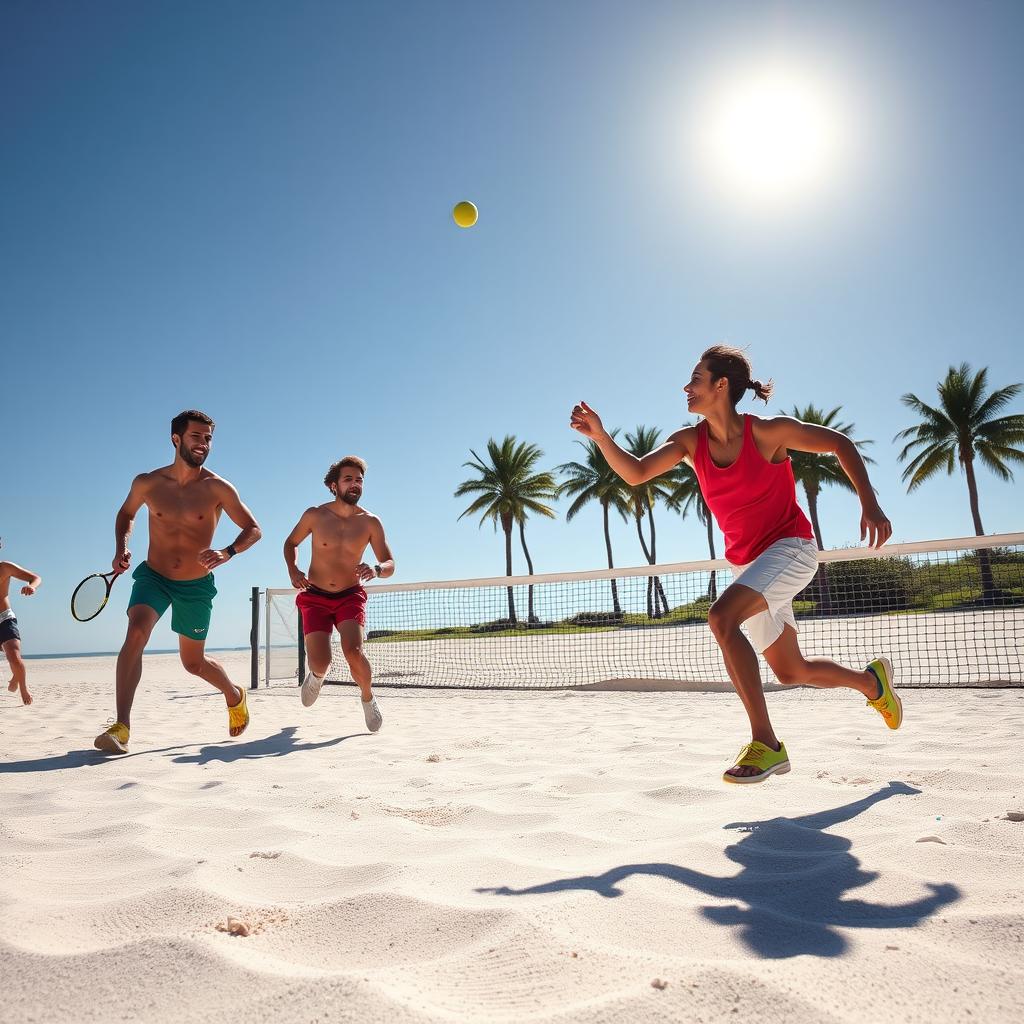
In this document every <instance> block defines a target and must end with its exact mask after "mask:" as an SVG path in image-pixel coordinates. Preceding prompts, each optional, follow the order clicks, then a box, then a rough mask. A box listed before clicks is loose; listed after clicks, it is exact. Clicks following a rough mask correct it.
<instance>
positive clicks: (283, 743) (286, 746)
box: [171, 725, 371, 764]
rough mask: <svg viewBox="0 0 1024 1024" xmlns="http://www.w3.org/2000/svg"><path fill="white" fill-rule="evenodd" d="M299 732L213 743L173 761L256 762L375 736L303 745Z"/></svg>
mask: <svg viewBox="0 0 1024 1024" xmlns="http://www.w3.org/2000/svg"><path fill="white" fill-rule="evenodd" d="M297 731H298V727H297V726H294V725H289V726H287V727H286V728H284V729H282V730H281V731H280V732H277V733H275V734H274V735H273V736H264V737H263V738H262V739H258V740H249V741H248V742H246V741H243V742H239V741H238V740H230V741H228V742H225V743H211V744H209V745H208V746H205V747H200V748H199V751H198V753H195V754H180V755H179V756H178V757H174V758H171V760H172V761H174V763H175V764H209V763H210V762H211V761H221V762H223V763H225V764H229V763H231V762H232V761H254V760H259V759H260V758H264V757H284V756H285V755H286V754H295V753H298V752H299V751H302V750H322V749H323V748H324V747H334V746H337V745H338V744H339V743H344V742H345V740H351V739H355V737H357V736H369V735H371V734H370V733H368V732H354V733H351V734H350V735H348V736H338V737H336V738H335V739H333V740H324V741H323V742H321V743H299V742H296V739H295V733H296V732H297Z"/></svg>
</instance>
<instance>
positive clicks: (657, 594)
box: [647, 505, 668, 618]
mask: <svg viewBox="0 0 1024 1024" xmlns="http://www.w3.org/2000/svg"><path fill="white" fill-rule="evenodd" d="M647 522H648V525H649V526H650V528H651V565H657V564H658V538H657V535H656V534H655V532H654V507H653V506H652V505H648V506H647ZM654 600H655V602H656V606H657V604H660V610H659V609H657V607H656V610H657V611H658V615H657V617H658V618H661V616H662V615H668V598H667V597H666V596H665V588H664V587H663V586H662V585H661V580H660V579H658V577H657V576H655V577H654Z"/></svg>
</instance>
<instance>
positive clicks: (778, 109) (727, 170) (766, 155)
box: [700, 65, 842, 203]
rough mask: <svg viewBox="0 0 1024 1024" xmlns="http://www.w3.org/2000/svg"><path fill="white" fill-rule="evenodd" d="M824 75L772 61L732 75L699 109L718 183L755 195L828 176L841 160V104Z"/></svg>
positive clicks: (787, 191) (793, 189)
mask: <svg viewBox="0 0 1024 1024" xmlns="http://www.w3.org/2000/svg"><path fill="white" fill-rule="evenodd" d="M839 108H840V104H839V103H838V102H837V100H836V97H835V96H834V95H833V94H832V93H831V91H830V90H829V89H828V87H827V86H826V84H825V83H823V82H820V81H816V80H815V79H814V78H813V77H812V76H810V75H807V74H804V73H801V72H800V71H799V70H797V69H795V68H791V67H784V66H777V65H776V66H769V67H762V68H758V69H756V70H753V71H749V70H748V71H746V72H745V73H743V74H741V75H739V76H730V77H729V78H728V79H726V80H724V81H721V82H720V83H719V84H718V85H717V86H716V87H715V88H714V89H713V90H712V92H711V95H710V96H709V97H708V100H707V102H706V104H705V106H704V109H703V110H702V112H701V114H700V124H701V132H700V135H701V138H700V149H701V151H702V154H703V156H704V159H705V162H706V163H707V164H708V170H709V171H710V173H711V175H712V176H713V178H714V179H715V181H716V183H717V184H718V185H719V186H720V187H722V188H723V189H724V190H725V191H727V192H728V193H730V194H732V195H734V196H739V197H741V198H745V199H750V200H754V201H758V202H761V203H763V202H766V201H771V200H782V199H791V198H795V197H797V196H799V195H802V194H805V193H806V192H807V191H809V190H812V189H815V188H817V187H818V186H820V185H823V184H825V183H827V181H828V179H829V177H830V174H831V173H832V172H833V171H834V170H835V169H836V167H837V165H838V163H839V160H840V141H841V133H840V129H839V126H840V121H841V116H842V112H841V110H840V109H839Z"/></svg>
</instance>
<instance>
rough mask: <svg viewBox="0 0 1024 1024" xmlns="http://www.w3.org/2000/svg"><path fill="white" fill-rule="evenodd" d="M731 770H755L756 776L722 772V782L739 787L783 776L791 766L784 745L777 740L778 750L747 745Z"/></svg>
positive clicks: (763, 745)
mask: <svg viewBox="0 0 1024 1024" xmlns="http://www.w3.org/2000/svg"><path fill="white" fill-rule="evenodd" d="M732 767H733V768H757V769H758V772H757V774H756V775H730V774H729V773H728V772H724V773H723V775H722V781H723V782H731V783H734V784H736V785H740V786H749V785H751V784H753V783H757V782H764V780H765V779H767V778H768V776H769V775H785V774H786V772H788V771H789V769H790V767H791V765H790V763H789V755H788V754H787V753H786V744H785V743H783V742H782V740H779V749H778V750H772V748H771V747H769V746H768V745H767V744H765V743H757V742H754V743H748V744H747V745H746V746H745V747H744V748H743V749H742V750H741V751H740V754H739V757H737V758H736V763H735V764H734V765H733V766H732Z"/></svg>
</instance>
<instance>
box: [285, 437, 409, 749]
mask: <svg viewBox="0 0 1024 1024" xmlns="http://www.w3.org/2000/svg"><path fill="white" fill-rule="evenodd" d="M365 472H366V463H365V462H364V461H363V460H362V459H360V458H358V457H357V456H355V455H346V456H345V458H343V459H342V460H341V461H340V462H336V463H334V465H333V466H331V468H330V469H329V470H328V471H327V476H325V477H324V484H325V485H326V486H327V489H328V490H329V491H330V492H331V493H332V494H333V495H334V500H333V501H329V502H327V504H325V505H320V506H318V507H317V508H307V509H306V511H305V512H303V513H302V518H301V519H300V520H299V521H298V522H297V523H296V524H295V529H294V530H292V532H291V533H290V534H288V539H287V540H286V541H285V542H284V561H285V565H287V566H288V575H289V576H290V577H291V580H292V586H293V587H295V588H296V589H297V590H298V591H300V593H299V595H298V597H296V598H295V603H296V605H298V608H299V611H300V612H301V614H302V632H303V633H304V634H305V638H306V659H307V662H308V664H309V672H307V673H306V678H305V680H303V683H302V703H303V705H304V706H305V707H307V708H308V707H309V706H310V705H312V704H313V702H314V701H315V700H316V699H317V697H319V696H320V687H321V686H323V682H324V676H326V675H327V670H328V669H329V668H330V667H331V633H332V631H333V629H334V627H337V629H338V632H339V633H340V634H341V650H342V652H343V653H344V655H345V660H346V661H347V662H348V667H349V669H350V670H351V672H352V678H353V679H354V680H355V681H356V683H357V684H358V686H359V691H360V693H361V695H362V698H363V717H364V718H365V719H366V727H367V729H369V730H370V732H376V731H377V730H378V729H379V728H380V727H381V723H382V722H383V721H384V719H383V718H382V717H381V713H380V709H379V708H378V707H377V700H376V698H375V697H374V695H373V690H372V689H371V688H370V682H371V680H372V677H373V670H372V669H371V668H370V663H369V662H368V661H367V660H366V657H365V655H364V654H363V627H364V626H365V625H366V591H365V590H364V589H363V583H364V582H365V581H366V580H372V579H375V578H384V579H386V578H387V577H388V576H391V575H392V574H393V573H394V571H395V560H394V558H392V556H391V549H390V548H389V547H388V542H387V541H386V540H385V538H384V527H383V526H382V525H381V521H380V520H379V519H378V518H377V517H376V516H375V515H373V514H372V513H370V512H367V511H366V509H364V508H360V507H359V499H360V497H362V493H363V474H364V473H365ZM310 534H312V535H313V541H312V545H313V554H312V558H311V559H310V564H309V575H308V576H307V575H305V574H304V573H303V572H302V570H300V569H299V568H298V566H297V565H296V564H295V549H296V548H297V547H298V546H299V545H300V544H301V543H302V542H303V541H304V540H305V539H306V538H307V537H308V536H309V535H310ZM367 544H369V545H370V546H371V547H372V548H373V553H374V556H375V557H376V558H377V559H378V562H377V564H376V565H373V566H370V565H367V564H366V563H365V562H364V561H362V558H363V553H364V552H365V551H366V546H367Z"/></svg>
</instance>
